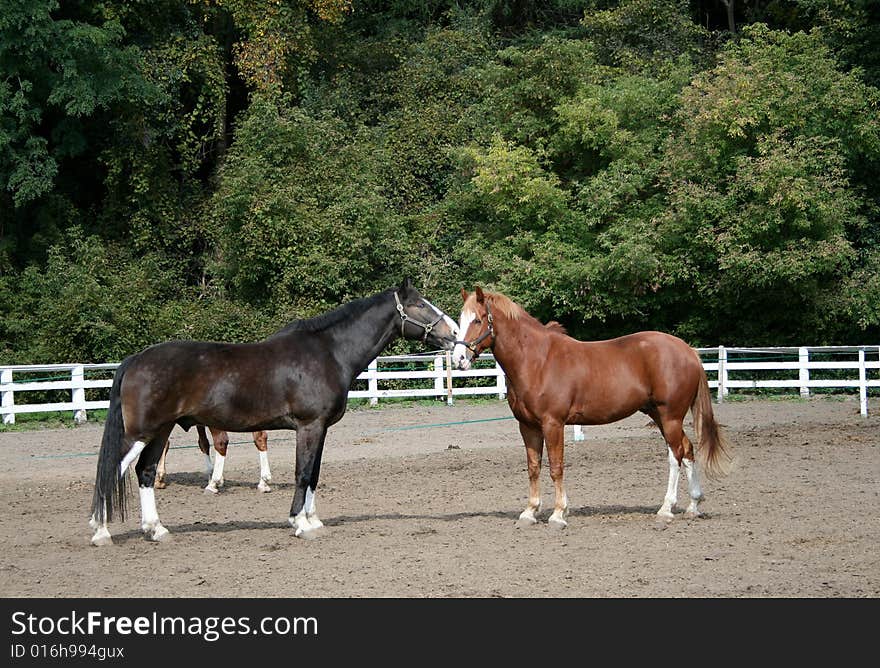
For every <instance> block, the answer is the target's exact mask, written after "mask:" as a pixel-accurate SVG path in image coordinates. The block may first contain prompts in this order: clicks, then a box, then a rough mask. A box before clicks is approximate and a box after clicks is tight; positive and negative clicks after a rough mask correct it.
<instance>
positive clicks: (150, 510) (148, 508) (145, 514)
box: [138, 487, 159, 531]
mask: <svg viewBox="0 0 880 668" xmlns="http://www.w3.org/2000/svg"><path fill="white" fill-rule="evenodd" d="M138 491H139V492H140V496H141V527H142V528H143V530H144V531H147V530H148V529H152V528H153V527H155V526H156V525H157V524H159V511H158V510H157V509H156V492H155V490H154V489H153V488H152V487H140V488H139V489H138Z"/></svg>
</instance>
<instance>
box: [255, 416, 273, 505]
mask: <svg viewBox="0 0 880 668" xmlns="http://www.w3.org/2000/svg"><path fill="white" fill-rule="evenodd" d="M254 445H255V446H257V450H258V451H259V453H260V482H258V483H257V489H258V490H260V491H261V492H271V491H272V488H271V487H269V483H270V482H272V472H271V471H270V470H269V435H268V434H267V433H266V432H265V431H255V432H254Z"/></svg>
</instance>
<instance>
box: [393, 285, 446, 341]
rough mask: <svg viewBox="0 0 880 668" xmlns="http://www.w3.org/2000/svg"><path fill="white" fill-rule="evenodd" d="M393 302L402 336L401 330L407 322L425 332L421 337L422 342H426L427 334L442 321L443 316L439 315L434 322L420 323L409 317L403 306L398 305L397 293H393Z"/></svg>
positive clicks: (401, 331)
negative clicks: (398, 316) (398, 317)
mask: <svg viewBox="0 0 880 668" xmlns="http://www.w3.org/2000/svg"><path fill="white" fill-rule="evenodd" d="M394 301H395V302H397V313H398V314H399V315H400V335H401V336H403V335H404V334H403V328H404V326H405V325H406V323H407V322H411V323H412V324H414V325H418V326H419V327H421V328H422V329H424V330H425V334H424V335H423V336H422V341H423V342H424V341H427V340H428V334H430V333H431V331H432V330H433V329H434V325H436V324H437V323H438V322H440V321H441V320H443V314H442V313H440V314H439V315H438V316H437V319H436V320H434V322H422V321H420V320H416V319H415V318H413V317H412V316H411V315H408V314H407V312H406V311H405V310H404V308H403V304H401V303H400V297H398V296H397V292H395V293H394Z"/></svg>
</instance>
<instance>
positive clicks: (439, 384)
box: [434, 355, 445, 397]
mask: <svg viewBox="0 0 880 668" xmlns="http://www.w3.org/2000/svg"><path fill="white" fill-rule="evenodd" d="M444 376H445V374H444V372H443V355H435V356H434V391H435V392H436V393H437V395H438V396H441V397H442V396H443V393H444V392H445V388H444V386H443V379H444Z"/></svg>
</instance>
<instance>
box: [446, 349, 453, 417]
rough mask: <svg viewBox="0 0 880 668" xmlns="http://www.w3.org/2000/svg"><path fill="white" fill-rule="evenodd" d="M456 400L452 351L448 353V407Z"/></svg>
mask: <svg viewBox="0 0 880 668" xmlns="http://www.w3.org/2000/svg"><path fill="white" fill-rule="evenodd" d="M454 401H455V400H454V399H453V398H452V351H451V350H447V351H446V405H447V406H451V405H452V404H453V402H454Z"/></svg>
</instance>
